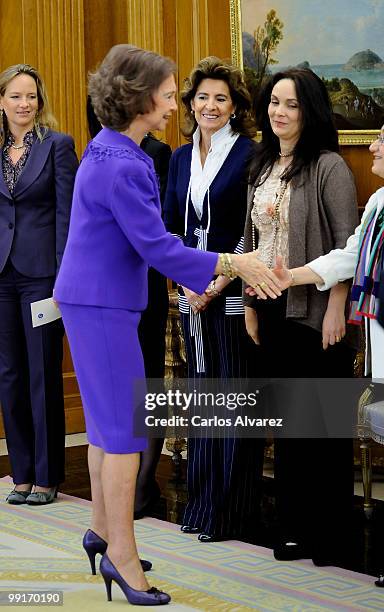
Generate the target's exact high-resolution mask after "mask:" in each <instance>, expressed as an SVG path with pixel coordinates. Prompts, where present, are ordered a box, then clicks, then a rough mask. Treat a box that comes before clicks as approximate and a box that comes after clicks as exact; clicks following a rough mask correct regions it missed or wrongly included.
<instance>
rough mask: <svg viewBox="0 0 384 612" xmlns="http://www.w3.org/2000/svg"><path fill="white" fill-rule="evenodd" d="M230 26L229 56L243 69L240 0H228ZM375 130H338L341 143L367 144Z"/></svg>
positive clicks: (377, 132) (371, 139)
mask: <svg viewBox="0 0 384 612" xmlns="http://www.w3.org/2000/svg"><path fill="white" fill-rule="evenodd" d="M229 11H230V27H231V58H232V63H233V64H235V65H236V66H239V68H241V69H243V67H244V66H243V40H242V27H241V0H229ZM379 132H380V127H378V128H377V130H338V133H339V143H340V144H341V145H359V146H361V145H367V144H370V143H371V142H372V141H373V140H374V139H375V138H377V136H378V134H379Z"/></svg>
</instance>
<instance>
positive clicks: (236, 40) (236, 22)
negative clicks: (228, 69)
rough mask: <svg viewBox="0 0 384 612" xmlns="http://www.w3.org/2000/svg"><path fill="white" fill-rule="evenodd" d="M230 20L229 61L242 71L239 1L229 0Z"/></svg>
mask: <svg viewBox="0 0 384 612" xmlns="http://www.w3.org/2000/svg"><path fill="white" fill-rule="evenodd" d="M229 13H230V20H231V59H232V63H233V64H234V65H235V66H238V67H239V68H241V70H242V69H243V40H242V36H241V32H242V29H241V0H229Z"/></svg>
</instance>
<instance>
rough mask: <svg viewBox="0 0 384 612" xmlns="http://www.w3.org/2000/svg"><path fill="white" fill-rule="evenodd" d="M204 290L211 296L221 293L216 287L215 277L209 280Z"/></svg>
mask: <svg viewBox="0 0 384 612" xmlns="http://www.w3.org/2000/svg"><path fill="white" fill-rule="evenodd" d="M205 292H206V293H207V294H208V295H213V297H218V296H219V295H221V292H220V291H218V290H217V289H216V279H214V280H211V282H210V283H209V285H208V287H207V289H206V291H205Z"/></svg>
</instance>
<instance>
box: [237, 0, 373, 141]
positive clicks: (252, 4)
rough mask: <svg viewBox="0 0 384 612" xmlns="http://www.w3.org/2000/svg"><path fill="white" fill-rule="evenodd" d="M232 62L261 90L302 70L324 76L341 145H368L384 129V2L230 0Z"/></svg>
mask: <svg viewBox="0 0 384 612" xmlns="http://www.w3.org/2000/svg"><path fill="white" fill-rule="evenodd" d="M230 10H231V43H232V60H233V61H234V62H235V63H236V64H237V65H239V66H241V67H243V68H244V71H245V73H246V79H247V83H248V85H249V87H250V89H251V91H252V92H253V94H254V93H256V92H257V90H258V89H259V88H260V86H261V85H262V83H263V82H264V81H265V79H267V78H268V77H269V76H270V75H271V74H273V73H274V72H277V71H279V70H281V69H283V68H287V67H288V66H302V67H307V68H310V69H311V70H313V71H314V72H315V73H316V74H317V75H318V76H319V77H321V78H322V79H324V81H325V83H326V86H327V89H328V92H329V95H330V98H331V101H332V106H333V111H334V116H335V121H336V126H337V128H338V130H339V137H340V142H341V143H343V144H366V143H369V142H371V141H372V140H373V139H374V137H375V136H376V135H377V133H378V131H379V130H380V127H381V126H382V125H383V124H384V29H383V24H384V0H230Z"/></svg>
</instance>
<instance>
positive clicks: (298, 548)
mask: <svg viewBox="0 0 384 612" xmlns="http://www.w3.org/2000/svg"><path fill="white" fill-rule="evenodd" d="M273 556H274V557H275V559H276V561H298V560H299V559H310V558H311V553H310V552H309V550H308V548H307V547H306V546H304V545H303V544H300V542H293V541H292V542H290V541H288V542H280V543H279V544H277V545H276V546H275V548H274V549H273Z"/></svg>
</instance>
